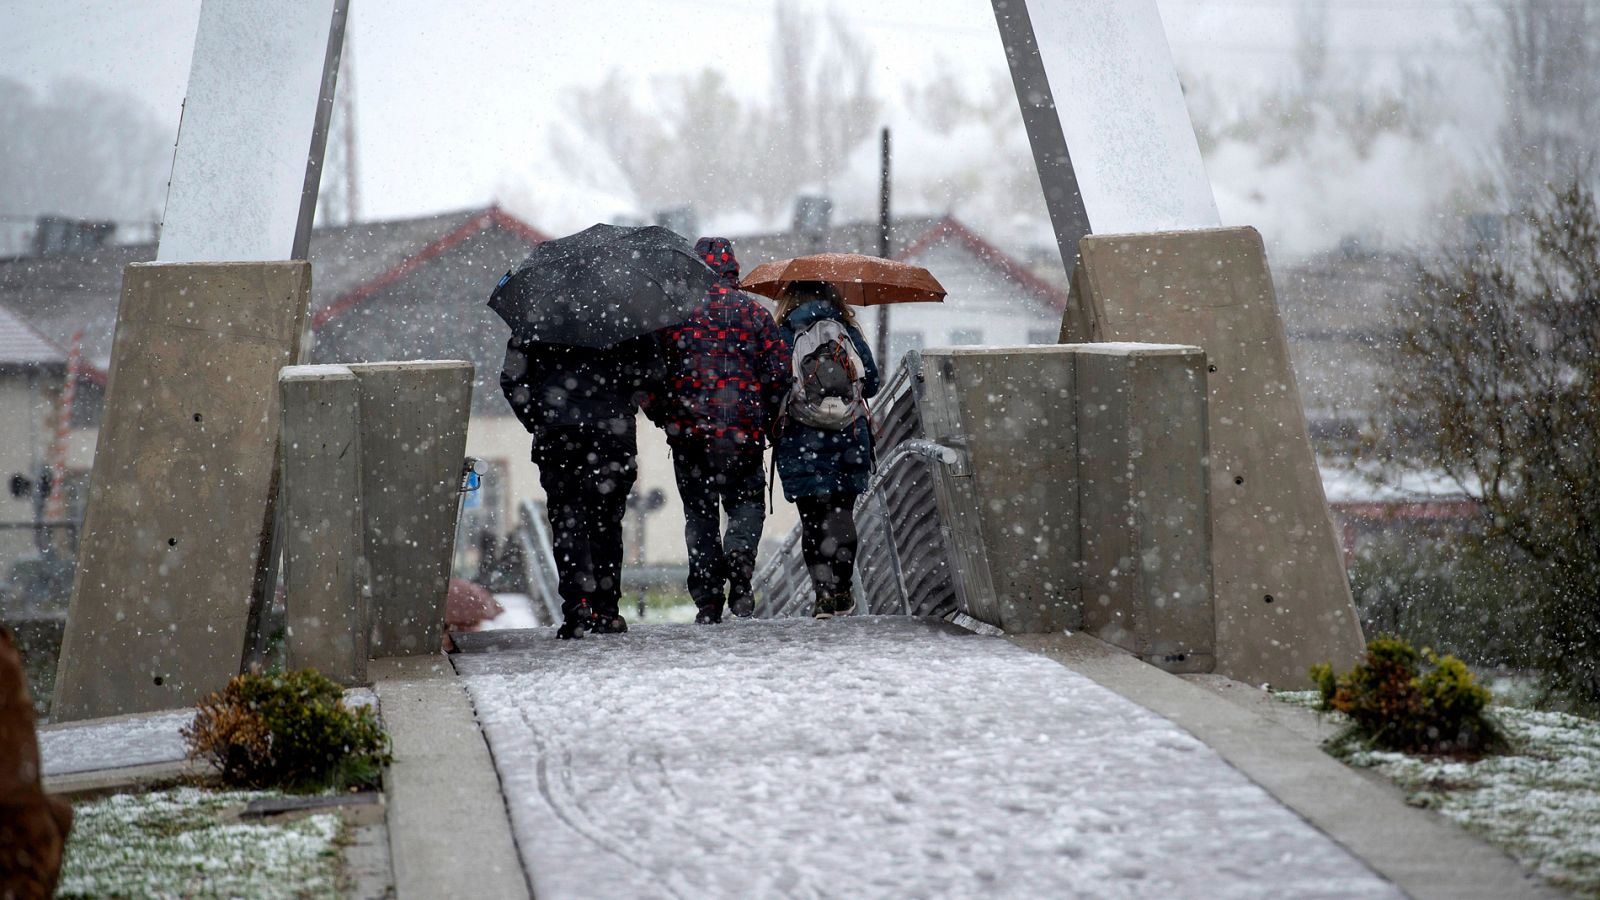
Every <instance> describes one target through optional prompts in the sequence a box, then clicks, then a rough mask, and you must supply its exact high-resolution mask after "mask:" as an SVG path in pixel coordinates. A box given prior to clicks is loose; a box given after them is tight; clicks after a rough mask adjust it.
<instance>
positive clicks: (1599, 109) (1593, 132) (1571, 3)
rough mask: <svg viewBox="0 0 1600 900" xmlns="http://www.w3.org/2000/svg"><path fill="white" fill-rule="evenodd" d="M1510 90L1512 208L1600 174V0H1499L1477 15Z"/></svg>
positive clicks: (1507, 129) (1506, 129) (1506, 164)
mask: <svg viewBox="0 0 1600 900" xmlns="http://www.w3.org/2000/svg"><path fill="white" fill-rule="evenodd" d="M1476 24H1477V26H1478V30H1479V32H1480V33H1481V34H1482V35H1483V38H1484V40H1485V42H1486V43H1487V44H1488V46H1489V48H1490V50H1491V52H1492V54H1493V58H1494V60H1495V68H1496V71H1497V73H1498V75H1499V78H1500V83H1501V86H1502V89H1503V91H1504V98H1503V99H1504V107H1505V110H1506V118H1505V121H1504V122H1503V123H1502V124H1501V127H1500V136H1499V155H1500V161H1499V163H1500V168H1501V170H1502V178H1503V184H1502V188H1503V190H1504V191H1505V193H1506V195H1507V196H1506V199H1507V201H1508V203H1509V205H1510V208H1513V209H1515V208H1521V207H1524V206H1526V205H1527V204H1529V203H1531V202H1533V201H1535V200H1536V199H1537V198H1538V197H1539V196H1540V195H1541V194H1542V193H1543V192H1544V191H1545V189H1546V187H1547V186H1548V185H1561V184H1565V183H1566V182H1567V181H1569V180H1570V179H1571V178H1572V177H1573V175H1574V174H1575V173H1577V172H1579V171H1588V172H1592V171H1594V169H1593V168H1592V166H1593V164H1594V163H1595V162H1596V160H1595V154H1596V151H1597V149H1600V104H1596V102H1595V98H1596V96H1600V0H1499V2H1498V3H1497V4H1496V6H1495V7H1494V9H1493V10H1492V12H1490V13H1489V14H1488V15H1486V16H1484V17H1482V18H1480V19H1478V20H1477V21H1476Z"/></svg>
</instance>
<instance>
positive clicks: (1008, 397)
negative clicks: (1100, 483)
mask: <svg viewBox="0 0 1600 900" xmlns="http://www.w3.org/2000/svg"><path fill="white" fill-rule="evenodd" d="M1073 354H1074V351H1073V349H1072V348H1069V347H1049V346H1046V347H1029V348H1025V349H1024V348H1007V349H947V348H941V349H934V350H927V351H924V352H923V355H922V363H923V377H924V378H925V381H926V383H925V385H924V394H923V396H922V398H921V401H920V412H921V418H922V426H923V430H924V432H925V434H926V436H927V438H928V439H929V440H932V441H934V442H936V443H939V444H942V445H944V446H947V447H952V448H954V449H956V450H957V451H958V452H959V453H960V454H961V457H962V462H961V463H960V464H958V465H956V466H942V467H940V469H939V471H940V475H939V477H938V478H936V479H935V483H936V485H937V488H936V489H937V490H938V492H939V496H940V507H941V511H942V513H943V516H944V520H945V523H946V525H947V527H948V529H949V532H950V533H949V538H948V541H949V545H950V548H951V555H952V557H953V559H952V565H953V566H954V567H955V569H956V578H957V579H958V580H959V581H960V582H961V583H962V585H963V587H962V589H961V590H960V591H958V594H959V595H961V596H962V597H963V598H964V602H965V603H966V605H967V606H968V608H967V609H966V610H965V612H966V613H967V614H968V615H970V616H972V617H973V618H975V619H978V620H979V621H983V622H987V623H989V624H991V625H995V626H997V627H999V628H1001V629H1004V630H1005V631H1008V632H1012V633H1017V634H1025V633H1029V632H1039V631H1061V630H1063V629H1074V630H1075V629H1078V628H1081V627H1082V625H1083V607H1082V602H1081V599H1080V597H1079V588H1078V572H1077V569H1078V493H1077V485H1076V482H1077V459H1076V456H1077V453H1076V451H1077V436H1076V427H1077V426H1076V410H1075V406H1076V401H1075V388H1074V382H1073ZM890 449H891V448H879V454H880V455H882V454H883V453H886V452H888V451H889V450H890Z"/></svg>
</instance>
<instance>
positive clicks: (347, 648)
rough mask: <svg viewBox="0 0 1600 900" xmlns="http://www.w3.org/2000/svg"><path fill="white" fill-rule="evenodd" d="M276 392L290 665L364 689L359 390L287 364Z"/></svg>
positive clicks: (332, 370) (347, 380)
mask: <svg viewBox="0 0 1600 900" xmlns="http://www.w3.org/2000/svg"><path fill="white" fill-rule="evenodd" d="M278 389H279V392H280V394H281V395H282V398H283V440H282V446H283V495H282V499H283V511H282V512H283V515H282V523H283V574H284V578H283V580H284V597H285V604H286V607H287V610H288V639H287V642H286V643H287V651H288V663H289V668H291V669H302V668H313V669H316V670H317V671H319V672H321V673H322V674H324V675H326V676H328V677H329V678H331V679H333V680H334V681H337V682H339V683H340V684H343V685H347V686H348V685H357V684H365V683H366V680H367V630H368V627H369V626H368V618H367V598H366V596H365V592H366V590H367V572H366V561H365V556H364V553H365V548H364V531H363V517H362V511H361V428H360V421H361V397H360V389H359V386H358V385H357V382H356V376H355V375H354V374H353V373H352V372H351V371H350V370H349V369H348V368H346V367H345V366H289V367H287V368H285V369H284V370H283V371H282V372H280V373H279V374H278Z"/></svg>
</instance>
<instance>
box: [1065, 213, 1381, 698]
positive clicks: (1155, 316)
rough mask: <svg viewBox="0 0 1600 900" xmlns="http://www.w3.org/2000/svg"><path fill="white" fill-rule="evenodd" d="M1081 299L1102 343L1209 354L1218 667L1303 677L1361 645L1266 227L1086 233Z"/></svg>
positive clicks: (1354, 653) (1241, 675) (1349, 659)
mask: <svg viewBox="0 0 1600 900" xmlns="http://www.w3.org/2000/svg"><path fill="white" fill-rule="evenodd" d="M1079 248H1080V254H1081V262H1080V265H1081V270H1080V272H1079V273H1078V277H1076V278H1075V285H1076V286H1077V287H1078V290H1076V291H1075V292H1074V294H1075V303H1076V304H1077V309H1076V310H1075V311H1074V312H1073V313H1070V314H1069V317H1070V316H1073V315H1076V316H1081V317H1082V319H1083V321H1086V322H1087V323H1088V329H1089V336H1090V338H1091V339H1092V340H1096V341H1162V342H1173V343H1181V344H1193V345H1197V346H1199V347H1200V348H1201V349H1203V350H1204V351H1205V354H1206V359H1207V362H1208V365H1207V380H1208V394H1209V396H1208V413H1207V417H1208V428H1209V440H1210V446H1211V466H1210V468H1211V511H1212V529H1211V533H1212V560H1213V572H1214V578H1215V584H1216V597H1217V606H1216V615H1217V644H1216V652H1217V671H1218V672H1220V673H1222V674H1224V675H1228V676H1230V677H1232V678H1236V679H1238V680H1240V681H1245V682H1249V683H1251V684H1261V683H1264V682H1267V683H1271V684H1273V685H1274V686H1281V687H1298V686H1306V685H1308V684H1309V679H1308V677H1307V675H1306V668H1307V667H1308V666H1310V665H1311V664H1313V663H1316V662H1321V661H1331V662H1333V663H1334V664H1336V665H1337V666H1339V667H1341V668H1342V667H1346V666H1349V665H1351V664H1353V663H1354V662H1355V661H1356V660H1357V659H1358V658H1359V656H1360V654H1361V651H1362V647H1363V638H1362V634H1361V625H1360V622H1359V620H1358V619H1357V617H1356V611H1355V607H1354V604H1352V602H1351V598H1350V585H1349V582H1348V580H1347V578H1346V575H1345V570H1344V563H1343V557H1342V555H1341V552H1340V546H1339V541H1338V535H1337V533H1336V531H1335V530H1334V527H1333V522H1332V519H1331V517H1330V516H1329V513H1328V506H1327V502H1326V499H1325V497H1324V496H1323V493H1322V481H1321V478H1320V476H1319V475H1318V472H1317V466H1316V459H1315V457H1314V456H1313V454H1312V451H1311V443H1310V441H1309V439H1308V438H1307V435H1306V425H1305V413H1304V411H1303V410H1302V409H1301V406H1300V395H1299V392H1298V391H1297V389H1296V387H1295V376H1294V370H1293V368H1292V367H1291V365H1290V362H1289V353H1288V346H1287V342H1286V341H1285V339H1284V334H1283V325H1282V322H1281V320H1280V319H1279V317H1278V307H1277V300H1276V297H1275V296H1274V293H1273V288H1272V279H1271V273H1270V272H1269V271H1268V269H1267V259H1266V253H1265V250H1264V249H1263V247H1262V244H1261V236H1260V235H1259V234H1258V233H1257V232H1256V231H1255V229H1252V228H1218V229H1206V230H1200V231H1182V232H1168V233H1155V234H1133V235H1091V236H1088V237H1085V238H1084V239H1083V241H1082V242H1081V244H1080V245H1079Z"/></svg>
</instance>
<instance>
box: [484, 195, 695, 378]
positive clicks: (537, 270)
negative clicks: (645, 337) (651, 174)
mask: <svg viewBox="0 0 1600 900" xmlns="http://www.w3.org/2000/svg"><path fill="white" fill-rule="evenodd" d="M716 283H717V274H716V273H715V272H713V271H711V269H710V267H708V266H707V265H706V264H705V262H704V261H702V260H701V259H700V256H699V254H697V253H695V252H694V250H693V249H692V248H690V246H689V242H688V241H687V240H685V239H684V238H682V237H680V236H678V235H677V234H674V233H673V232H671V231H668V230H667V229H665V228H662V227H660V226H659V225H646V226H644V227H642V228H619V227H617V226H616V225H593V226H590V227H588V228H585V229H584V230H582V231H580V232H578V233H577V234H573V235H568V236H567V237H564V238H558V239H556V240H553V241H545V242H544V243H542V244H540V245H539V246H537V247H535V248H534V250H533V252H532V253H530V254H528V258H527V259H525V260H523V261H522V263H521V264H520V265H518V266H517V267H516V268H515V269H513V270H511V271H510V272H507V273H506V274H505V277H503V278H501V279H500V283H499V284H498V285H496V286H495V289H494V293H493V294H491V295H490V296H489V308H490V309H492V310H494V311H495V312H497V313H499V314H500V318H502V319H504V320H505V321H506V324H507V325H510V326H511V331H512V334H514V335H515V336H516V337H518V338H521V339H522V340H525V341H541V342H544V343H549V344H571V345H575V346H581V347H597V348H604V347H610V346H613V345H615V344H619V343H621V342H623V341H625V340H627V339H628V338H632V337H638V336H639V335H641V334H648V333H649V332H652V331H656V330H658V329H662V328H668V327H671V326H673V325H676V324H678V323H680V322H682V321H683V320H684V319H687V318H688V317H689V315H690V313H692V312H693V311H694V308H695V306H696V305H698V304H699V303H700V300H701V299H702V298H703V297H704V296H705V293H706V291H707V290H709V289H710V288H711V286H712V285H714V284H716Z"/></svg>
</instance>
